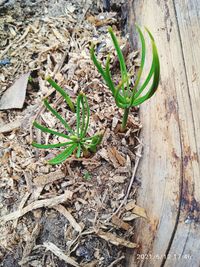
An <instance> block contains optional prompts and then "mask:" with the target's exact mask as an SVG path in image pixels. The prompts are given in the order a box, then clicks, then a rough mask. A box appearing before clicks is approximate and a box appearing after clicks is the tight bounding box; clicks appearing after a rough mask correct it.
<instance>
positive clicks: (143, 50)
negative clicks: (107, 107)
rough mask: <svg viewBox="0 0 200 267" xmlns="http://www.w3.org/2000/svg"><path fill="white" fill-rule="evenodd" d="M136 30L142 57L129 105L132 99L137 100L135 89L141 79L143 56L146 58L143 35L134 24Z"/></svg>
mask: <svg viewBox="0 0 200 267" xmlns="http://www.w3.org/2000/svg"><path fill="white" fill-rule="evenodd" d="M136 28H137V30H138V32H139V36H140V41H141V44H142V56H141V63H140V68H139V71H138V74H137V78H136V81H135V85H134V87H133V89H132V97H131V105H132V104H133V101H134V99H135V98H137V97H138V95H139V94H140V92H136V91H137V87H138V84H139V82H140V78H141V75H142V72H143V68H144V63H145V56H146V45H145V39H144V35H143V33H142V31H141V29H140V27H139V26H138V25H137V24H136ZM131 105H130V106H131Z"/></svg>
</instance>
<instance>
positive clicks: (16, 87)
mask: <svg viewBox="0 0 200 267" xmlns="http://www.w3.org/2000/svg"><path fill="white" fill-rule="evenodd" d="M29 75H30V72H28V73H26V74H22V75H21V76H20V77H19V79H17V80H16V81H15V83H14V84H13V85H12V86H11V87H10V88H8V89H7V90H6V91H5V93H4V94H3V96H2V98H1V99H0V109H2V110H4V109H13V108H22V107H23V105H24V100H25V96H26V88H27V83H28V77H29Z"/></svg>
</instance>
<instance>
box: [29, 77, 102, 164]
mask: <svg viewBox="0 0 200 267" xmlns="http://www.w3.org/2000/svg"><path fill="white" fill-rule="evenodd" d="M48 81H50V83H51V84H52V85H53V87H54V88H55V89H56V90H57V91H58V92H59V93H60V94H61V95H62V96H63V97H64V98H65V100H66V102H67V103H68V104H69V105H71V107H72V109H73V108H74V110H75V107H74V104H73V102H72V100H71V98H70V97H69V96H68V95H67V94H66V92H65V91H64V90H63V89H62V88H60V87H59V88H58V85H57V84H56V83H55V82H54V81H52V80H50V78H48ZM44 105H45V107H46V108H47V109H48V110H49V111H50V112H51V113H52V114H53V115H54V116H55V117H56V118H57V119H58V120H59V121H60V122H61V123H62V124H63V125H64V127H65V129H66V131H67V132H68V134H64V133H61V132H57V131H55V130H52V129H49V128H47V127H44V126H43V125H41V124H39V123H37V122H36V121H35V122H33V125H34V126H35V127H36V128H38V129H40V130H41V131H42V132H44V133H50V134H53V135H57V136H60V137H63V138H65V139H66V142H63V143H56V144H38V143H32V145H33V146H34V147H37V148H41V149H50V148H59V147H65V149H64V151H62V152H61V153H59V154H58V155H57V156H56V157H55V158H53V159H51V160H49V163H50V164H59V163H62V162H63V161H65V160H66V159H67V158H68V157H70V156H71V155H72V154H73V153H74V152H76V156H77V158H80V157H81V156H82V154H83V155H86V154H88V152H89V151H91V152H95V151H96V149H97V145H99V144H100V142H101V140H102V134H96V135H93V136H90V137H89V136H87V131H88V126H89V119H90V109H89V105H88V101H87V98H86V96H85V95H84V94H83V93H80V94H79V95H78V97H77V101H76V129H75V130H73V129H72V128H71V127H70V126H69V124H68V123H67V122H66V121H65V119H64V118H63V117H62V116H61V115H60V114H59V113H58V112H57V111H56V110H55V109H54V108H53V107H52V106H51V105H50V104H49V102H48V101H47V99H45V100H44Z"/></svg>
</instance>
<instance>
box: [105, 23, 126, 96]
mask: <svg viewBox="0 0 200 267" xmlns="http://www.w3.org/2000/svg"><path fill="white" fill-rule="evenodd" d="M108 32H109V33H110V36H111V38H112V41H113V44H114V47H115V49H116V52H117V56H118V59H119V64H120V70H121V75H122V80H125V79H126V78H127V70H126V63H125V60H124V56H123V53H122V50H121V49H120V46H119V43H118V41H117V38H116V36H115V34H114V32H113V30H112V27H109V28H108ZM122 90H123V92H124V96H127V94H125V93H126V92H125V90H124V85H123V86H122ZM127 92H129V82H128V80H127Z"/></svg>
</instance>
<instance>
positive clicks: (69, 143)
mask: <svg viewBox="0 0 200 267" xmlns="http://www.w3.org/2000/svg"><path fill="white" fill-rule="evenodd" d="M71 144H73V142H65V143H56V144H47V145H43V144H38V143H35V142H33V143H32V146H34V147H37V148H41V149H49V148H57V147H62V146H67V145H71Z"/></svg>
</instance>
